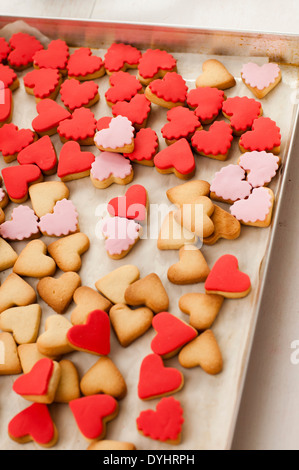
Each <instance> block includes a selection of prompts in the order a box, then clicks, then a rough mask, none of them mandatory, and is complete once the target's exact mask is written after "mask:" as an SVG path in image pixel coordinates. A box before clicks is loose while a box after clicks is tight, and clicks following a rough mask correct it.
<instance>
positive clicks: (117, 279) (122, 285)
mask: <svg viewBox="0 0 299 470" xmlns="http://www.w3.org/2000/svg"><path fill="white" fill-rule="evenodd" d="M139 276H140V272H139V269H138V268H137V266H134V265H133V264H125V265H123V266H120V267H119V268H116V269H114V270H113V271H110V272H109V273H108V274H105V276H103V277H101V278H100V279H98V280H97V281H96V283H95V287H96V288H97V290H98V291H99V292H101V294H103V295H104V296H105V297H106V298H107V299H109V300H110V302H112V303H113V304H118V303H120V304H124V303H126V301H125V297H124V295H125V291H126V289H127V287H129V285H130V284H132V283H133V282H135V281H137V280H138V279H139Z"/></svg>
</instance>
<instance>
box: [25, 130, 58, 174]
mask: <svg viewBox="0 0 299 470" xmlns="http://www.w3.org/2000/svg"><path fill="white" fill-rule="evenodd" d="M18 163H19V164H20V165H27V164H33V163H35V164H36V165H37V166H38V167H39V168H40V170H41V171H42V172H43V173H44V174H45V175H52V174H53V173H55V172H56V167H57V155H56V151H55V147H54V145H53V144H52V141H51V139H50V137H49V136H48V135H45V136H43V137H41V138H40V139H38V140H37V141H36V142H33V143H32V144H30V145H28V146H27V147H25V148H24V149H23V150H21V151H20V152H19V154H18Z"/></svg>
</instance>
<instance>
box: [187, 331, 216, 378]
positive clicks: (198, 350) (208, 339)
mask: <svg viewBox="0 0 299 470" xmlns="http://www.w3.org/2000/svg"><path fill="white" fill-rule="evenodd" d="M178 359H179V363H180V364H181V366H183V367H186V368H187V369H189V368H192V367H198V366H199V367H201V368H202V369H203V370H204V371H205V372H207V373H208V374H211V375H215V374H219V372H221V371H222V368H223V359H222V354H221V351H220V349H219V346H218V343H217V340H216V338H215V336H214V333H213V332H212V330H206V331H204V332H203V333H201V334H200V335H199V336H197V338H195V339H193V340H192V341H191V342H190V343H188V344H187V345H186V346H184V347H183V348H182V349H181V351H180V353H179V356H178Z"/></svg>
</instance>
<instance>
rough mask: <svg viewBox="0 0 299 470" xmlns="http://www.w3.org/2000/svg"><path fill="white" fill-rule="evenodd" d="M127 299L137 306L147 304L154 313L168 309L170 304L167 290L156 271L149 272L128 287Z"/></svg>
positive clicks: (128, 302) (130, 303) (127, 301)
mask: <svg viewBox="0 0 299 470" xmlns="http://www.w3.org/2000/svg"><path fill="white" fill-rule="evenodd" d="M153 293H155V294H154V295H153ZM125 301H126V303H127V304H129V305H132V306H135V307H137V306H139V305H145V306H146V307H148V308H149V309H150V310H152V311H153V312H154V313H158V312H162V311H165V310H168V306H169V298H168V295H167V292H166V290H165V287H164V286H163V284H162V281H161V279H160V278H159V276H158V275H157V274H156V273H151V274H148V275H147V276H145V277H144V278H142V279H139V280H138V281H136V282H133V284H131V285H130V286H129V287H127V289H126V291H125Z"/></svg>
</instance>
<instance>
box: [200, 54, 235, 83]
mask: <svg viewBox="0 0 299 470" xmlns="http://www.w3.org/2000/svg"><path fill="white" fill-rule="evenodd" d="M235 84H236V80H235V78H234V77H233V75H232V74H231V73H230V72H229V71H228V70H227V69H226V67H225V66H224V65H223V64H222V63H221V62H220V61H219V60H217V59H208V60H206V61H205V62H204V63H203V64H202V74H201V75H199V76H198V77H197V79H196V81H195V86H196V88H199V87H205V86H208V87H211V88H218V89H219V90H226V89H227V88H231V87H233V86H235Z"/></svg>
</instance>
